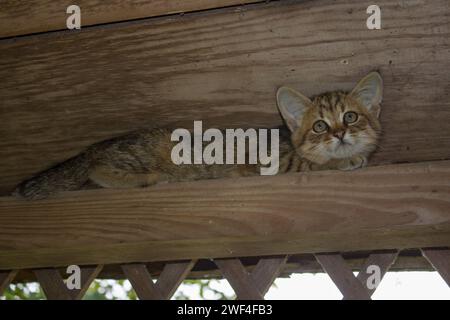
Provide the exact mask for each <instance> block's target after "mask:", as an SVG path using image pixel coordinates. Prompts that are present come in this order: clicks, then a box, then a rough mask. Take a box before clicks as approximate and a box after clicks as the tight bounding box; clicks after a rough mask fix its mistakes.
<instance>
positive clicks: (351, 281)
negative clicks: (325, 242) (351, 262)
mask: <svg viewBox="0 0 450 320" xmlns="http://www.w3.org/2000/svg"><path fill="white" fill-rule="evenodd" d="M316 259H317V261H318V262H319V263H320V265H321V266H322V268H323V270H324V271H325V272H326V273H327V274H328V275H329V276H330V278H331V280H333V282H334V284H335V285H336V287H337V288H338V289H339V291H341V293H342V295H343V296H344V297H343V299H352V300H370V294H369V292H368V291H367V288H366V287H365V286H364V285H363V284H362V283H361V282H360V281H359V280H358V279H357V278H356V277H355V276H354V275H353V272H352V270H351V269H350V268H349V267H348V266H347V265H346V263H345V260H344V259H343V258H342V256H341V255H340V254H317V255H316Z"/></svg>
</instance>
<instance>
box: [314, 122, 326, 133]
mask: <svg viewBox="0 0 450 320" xmlns="http://www.w3.org/2000/svg"><path fill="white" fill-rule="evenodd" d="M327 129H328V125H327V123H326V122H325V121H323V120H318V121H316V122H315V123H314V125H313V130H314V132H316V133H321V132H324V131H325V130H327Z"/></svg>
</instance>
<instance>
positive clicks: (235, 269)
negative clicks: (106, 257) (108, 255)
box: [0, 248, 450, 300]
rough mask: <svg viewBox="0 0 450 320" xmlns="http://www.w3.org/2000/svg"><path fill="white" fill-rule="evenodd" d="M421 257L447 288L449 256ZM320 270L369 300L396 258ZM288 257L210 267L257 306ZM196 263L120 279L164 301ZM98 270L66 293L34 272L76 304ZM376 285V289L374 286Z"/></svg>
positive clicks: (0, 281)
mask: <svg viewBox="0 0 450 320" xmlns="http://www.w3.org/2000/svg"><path fill="white" fill-rule="evenodd" d="M421 252H422V255H423V257H425V258H426V260H428V261H429V263H430V264H431V266H432V267H433V268H434V269H435V270H436V271H437V272H438V273H439V274H440V275H441V277H442V278H443V279H444V280H445V282H446V283H447V284H448V285H449V286H450V250H449V249H439V248H432V249H421ZM314 256H315V258H316V259H317V261H318V262H319V264H320V265H321V266H322V269H323V271H325V272H326V273H327V274H328V275H329V276H330V278H331V280H332V281H333V282H334V284H335V285H336V286H337V288H338V289H339V290H340V291H341V293H342V295H343V299H370V298H371V296H372V295H373V293H374V292H375V290H376V287H369V286H367V280H368V278H369V277H370V275H371V273H370V272H367V270H368V268H369V267H370V266H377V267H378V268H379V272H380V279H379V280H380V281H381V279H382V278H383V276H384V275H385V274H386V272H387V271H388V270H389V268H390V267H391V266H392V265H393V264H394V262H395V260H396V259H397V256H398V251H397V250H391V251H388V252H373V253H372V254H370V255H369V256H368V258H367V259H365V261H364V262H363V264H362V266H361V267H360V269H359V270H360V272H359V273H358V276H356V277H355V276H354V274H353V270H352V268H351V267H350V266H349V265H348V264H347V262H346V261H345V259H344V258H343V256H342V255H341V254H339V253H320V254H315V255H314ZM287 258H288V257H287V256H284V257H277V258H272V257H271V258H261V259H260V260H259V262H258V263H257V264H256V266H255V267H254V268H253V269H252V270H251V271H249V270H248V269H247V268H246V267H245V266H244V265H243V264H242V262H241V260H240V259H238V258H231V259H215V260H214V262H215V264H216V265H217V267H218V268H219V270H220V271H221V273H222V275H223V277H224V278H225V279H227V280H228V282H229V283H230V285H231V287H232V288H233V289H234V291H235V293H236V297H237V299H241V300H262V299H264V296H265V294H266V292H267V291H268V290H269V288H270V287H271V285H272V284H273V282H274V280H275V279H276V278H277V276H278V275H279V274H280V272H281V270H282V269H283V267H284V266H285V264H286V261H287ZM195 264H196V261H195V260H192V261H188V262H173V263H167V264H165V266H164V268H163V270H162V272H161V273H160V274H159V276H158V278H157V281H154V279H153V278H152V276H151V275H150V273H149V271H148V269H147V266H146V265H145V264H143V263H135V264H124V265H122V266H121V268H122V271H123V274H124V275H125V277H126V278H127V279H128V280H129V281H130V283H131V285H132V286H133V289H134V290H135V292H136V294H137V296H138V297H139V299H142V300H167V299H170V298H171V297H172V295H173V294H174V293H175V291H176V290H177V288H178V287H179V285H180V284H181V283H182V282H183V280H185V279H186V277H188V275H189V273H190V272H191V270H192V268H193V267H194V265H195ZM102 268H103V266H102V265H98V266H96V267H81V288H80V289H78V290H69V289H68V288H67V287H66V285H65V283H64V280H63V278H62V276H61V274H60V273H59V271H58V270H57V269H56V268H46V269H35V270H33V273H34V275H35V276H36V279H37V281H38V282H39V284H40V285H41V287H42V290H43V291H44V293H45V295H46V297H47V298H48V299H58V300H78V299H82V298H83V296H84V294H85V293H86V291H87V289H88V288H89V286H90V284H91V283H92V281H93V280H94V279H95V278H97V276H98V275H99V274H100V272H101V270H102ZM17 273H18V270H12V271H0V294H1V293H2V292H3V290H5V289H6V288H7V286H8V285H9V284H10V283H11V282H13V281H14V278H15V276H16V275H17ZM378 284H379V283H378Z"/></svg>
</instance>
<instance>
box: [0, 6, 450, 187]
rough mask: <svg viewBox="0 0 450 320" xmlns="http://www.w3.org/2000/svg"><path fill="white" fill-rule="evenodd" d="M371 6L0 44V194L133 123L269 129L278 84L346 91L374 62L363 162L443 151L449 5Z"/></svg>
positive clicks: (165, 23)
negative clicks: (376, 85) (374, 97)
mask: <svg viewBox="0 0 450 320" xmlns="http://www.w3.org/2000/svg"><path fill="white" fill-rule="evenodd" d="M36 1H37V0H36ZM39 1H41V0H39ZM48 2H49V3H50V2H51V3H53V2H54V1H50V0H49V1H48ZM125 2H126V3H128V2H129V1H125ZM125 2H124V3H125ZM141 2H142V1H141ZM194 2H195V1H194ZM11 3H17V1H11ZM19 3H25V1H20V2H19ZM26 3H28V1H26ZM96 3H100V1H96ZM108 3H109V2H108ZM131 3H133V2H131ZM177 3H181V1H177ZM183 3H191V1H183ZM369 4H371V2H367V1H354V0H337V1H334V0H317V1H287V2H286V1H280V2H277V3H273V4H268V5H255V6H254V7H252V8H251V9H248V10H246V11H242V12H234V11H230V10H225V11H221V10H218V11H217V12H214V13H202V14H193V15H186V16H185V17H177V18H173V17H170V18H161V19H155V20H154V21H153V20H152V21H141V22H135V23H126V24H120V25H112V26H105V27H99V28H92V29H85V30H83V31H82V32H76V33H72V32H61V33H55V34H50V35H48V34H46V35H36V36H33V37H23V38H19V39H14V40H3V41H0V79H2V80H1V83H0V119H1V120H2V125H1V126H0V136H1V137H2V139H0V194H3V195H5V194H9V193H10V192H11V191H12V190H13V189H14V187H15V186H16V185H17V184H18V183H19V182H20V181H22V180H23V179H25V178H27V177H29V176H30V175H32V174H35V173H36V172H38V171H40V170H43V169H46V168H47V167H49V166H51V165H54V164H56V163H57V162H60V161H62V160H65V159H67V158H69V157H71V156H73V155H75V154H77V153H78V152H80V151H81V150H83V149H84V148H86V147H87V146H88V145H90V144H92V143H94V142H98V141H100V140H102V139H106V138H111V137H112V136H115V135H117V134H122V133H125V132H129V131H132V130H135V129H140V128H145V127H148V126H177V127H180V126H181V127H186V128H192V125H193V123H192V121H193V120H203V121H204V126H205V127H207V126H214V127H222V128H230V127H238V126H239V127H249V126H250V127H258V126H268V127H274V126H277V125H279V124H281V118H280V116H279V113H278V111H277V108H276V103H275V92H276V89H277V87H279V86H281V85H288V86H291V87H293V88H297V89H298V90H300V91H302V92H303V93H304V94H305V95H308V96H310V95H313V94H317V93H320V92H323V91H328V90H335V89H341V90H350V89H351V88H352V87H353V86H354V85H355V83H356V82H357V81H358V80H359V79H360V78H361V77H363V76H364V75H365V74H366V73H368V72H369V71H371V70H374V69H378V70H379V71H380V72H381V74H382V76H383V79H384V84H385V87H384V97H383V104H382V112H381V123H382V128H383V137H382V140H381V141H380V149H379V151H378V152H377V153H376V154H374V157H373V158H372V159H371V164H373V165H376V164H387V163H395V162H417V161H428V160H442V159H450V121H449V117H450V116H449V111H448V110H450V99H448V94H449V91H448V88H449V86H450V77H449V76H448V70H449V69H450V59H449V52H450V41H449V37H448V34H449V33H450V30H449V24H448V16H449V14H450V12H449V10H450V9H449V6H448V0H436V1H433V5H427V6H424V5H423V4H422V3H420V2H412V3H408V5H407V8H406V7H405V5H404V2H403V1H401V0H394V1H392V0H380V1H378V2H377V4H378V5H379V6H380V7H382V8H383V18H382V19H383V28H382V29H381V30H368V29H367V27H366V23H365V22H366V19H367V17H368V15H367V13H366V9H367V6H368V5H369ZM2 5H3V2H2ZM37 8H39V6H38V7H37ZM399 8H401V9H399ZM36 10H39V9H36ZM2 11H3V10H2ZM0 20H2V19H0ZM41 20H42V21H47V20H46V19H41ZM27 21H28V20H27ZM0 29H2V28H0ZM349 30H351V32H350V31H349ZM99 57H101V59H99ZM430 115H432V119H431V120H430Z"/></svg>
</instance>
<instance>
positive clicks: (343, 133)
mask: <svg viewBox="0 0 450 320" xmlns="http://www.w3.org/2000/svg"><path fill="white" fill-rule="evenodd" d="M333 135H334V136H335V137H336V138H338V139H339V140H342V139H344V136H345V131H337V132H335V133H334V134H333Z"/></svg>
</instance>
